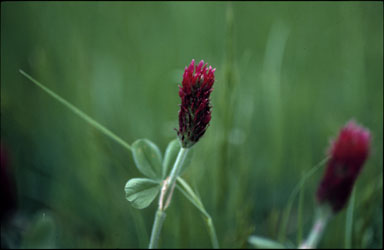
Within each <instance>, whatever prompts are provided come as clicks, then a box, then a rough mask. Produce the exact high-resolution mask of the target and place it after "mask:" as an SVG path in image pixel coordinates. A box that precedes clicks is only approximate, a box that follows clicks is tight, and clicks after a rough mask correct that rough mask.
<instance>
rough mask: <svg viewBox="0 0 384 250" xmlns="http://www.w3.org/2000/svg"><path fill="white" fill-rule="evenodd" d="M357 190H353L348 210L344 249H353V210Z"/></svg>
mask: <svg viewBox="0 0 384 250" xmlns="http://www.w3.org/2000/svg"><path fill="white" fill-rule="evenodd" d="M355 193H356V188H354V189H353V191H352V194H351V200H350V201H349V204H348V208H347V215H346V218H345V238H344V248H345V249H351V247H352V229H353V210H354V206H355V195H356V194H355Z"/></svg>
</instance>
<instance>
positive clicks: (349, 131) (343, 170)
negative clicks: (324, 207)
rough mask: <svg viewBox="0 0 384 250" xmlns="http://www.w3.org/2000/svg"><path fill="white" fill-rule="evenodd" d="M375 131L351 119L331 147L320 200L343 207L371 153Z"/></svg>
mask: <svg viewBox="0 0 384 250" xmlns="http://www.w3.org/2000/svg"><path fill="white" fill-rule="evenodd" d="M370 140H371V135H370V133H369V131H368V130H367V129H365V128H363V127H360V126H359V125H357V124H356V123H355V122H354V121H350V122H348V123H347V124H346V125H345V127H344V128H342V130H341V131H340V134H339V137H338V138H337V140H335V141H333V142H332V144H331V147H330V149H329V155H330V159H329V161H328V165H327V169H326V172H325V175H324V177H323V179H322V181H321V183H320V185H319V187H318V190H317V200H318V201H319V203H324V202H326V203H329V205H331V207H332V209H333V211H334V212H337V211H339V210H341V209H342V208H343V207H344V206H345V204H346V202H347V200H348V198H349V195H350V193H351V191H352V187H353V184H354V183H355V181H356V178H357V176H358V175H359V173H360V171H361V169H362V167H363V164H364V162H365V160H366V159H367V157H368V154H369V148H370Z"/></svg>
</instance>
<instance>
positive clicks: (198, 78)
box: [177, 60, 216, 148]
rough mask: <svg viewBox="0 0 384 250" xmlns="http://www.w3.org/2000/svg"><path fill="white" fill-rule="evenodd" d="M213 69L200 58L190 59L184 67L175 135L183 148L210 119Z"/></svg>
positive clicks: (191, 143) (197, 134)
mask: <svg viewBox="0 0 384 250" xmlns="http://www.w3.org/2000/svg"><path fill="white" fill-rule="evenodd" d="M215 70H216V69H212V67H211V66H209V67H208V68H207V64H204V61H203V60H201V61H200V63H199V64H198V65H197V66H195V60H192V62H191V64H190V65H189V66H188V67H185V70H184V74H183V82H182V86H180V85H179V96H180V98H181V105H180V111H179V130H177V135H178V136H179V139H180V141H181V145H182V147H183V148H190V147H192V146H193V145H194V144H195V143H196V142H197V141H198V140H199V139H200V138H201V136H203V135H204V133H205V131H206V129H207V127H208V125H209V121H210V120H211V105H210V100H209V96H210V94H211V92H212V85H213V83H214V81H215V75H214V73H215Z"/></svg>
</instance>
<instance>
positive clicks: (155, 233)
mask: <svg viewBox="0 0 384 250" xmlns="http://www.w3.org/2000/svg"><path fill="white" fill-rule="evenodd" d="M165 216H166V214H165V212H164V211H162V210H160V209H158V210H157V212H156V216H155V221H154V223H153V227H152V233H151V241H150V242H149V247H148V248H149V249H153V248H157V244H158V242H159V237H160V231H161V228H162V226H163V222H164V220H165Z"/></svg>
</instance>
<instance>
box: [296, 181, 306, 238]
mask: <svg viewBox="0 0 384 250" xmlns="http://www.w3.org/2000/svg"><path fill="white" fill-rule="evenodd" d="M304 191H305V189H304V188H302V189H300V193H299V204H298V208H297V245H299V244H300V243H301V241H302V238H303V197H304Z"/></svg>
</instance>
